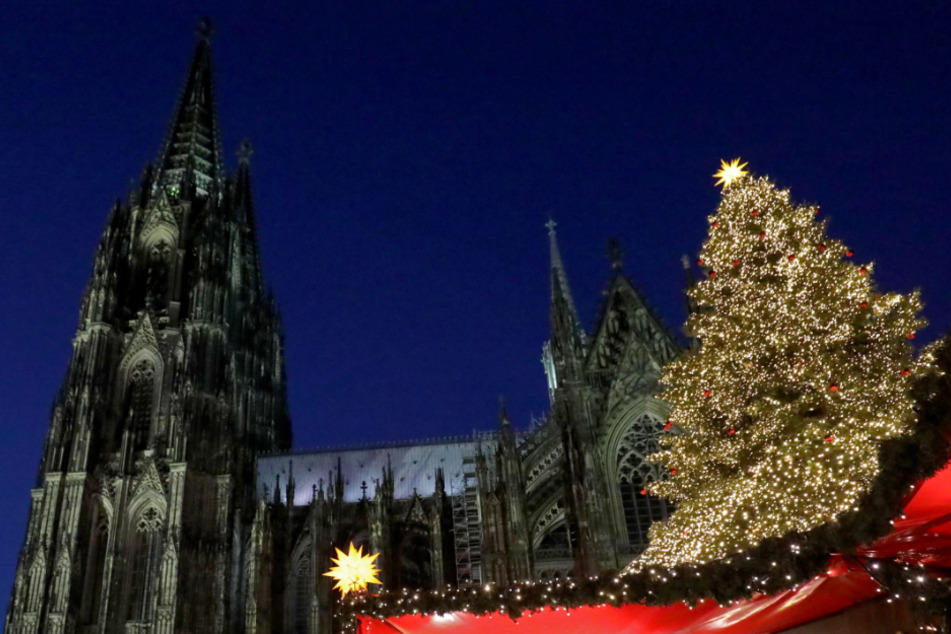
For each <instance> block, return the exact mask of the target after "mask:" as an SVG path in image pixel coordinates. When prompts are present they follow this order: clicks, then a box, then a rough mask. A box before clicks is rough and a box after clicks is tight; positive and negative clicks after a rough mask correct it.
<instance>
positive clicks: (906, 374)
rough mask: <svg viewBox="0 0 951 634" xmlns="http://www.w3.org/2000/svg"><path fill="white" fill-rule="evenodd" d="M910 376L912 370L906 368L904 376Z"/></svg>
mask: <svg viewBox="0 0 951 634" xmlns="http://www.w3.org/2000/svg"><path fill="white" fill-rule="evenodd" d="M909 374H911V370H909V369H908V368H905V369H904V370H902V371H901V375H902V376H908V375H909Z"/></svg>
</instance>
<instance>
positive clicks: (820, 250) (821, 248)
mask: <svg viewBox="0 0 951 634" xmlns="http://www.w3.org/2000/svg"><path fill="white" fill-rule="evenodd" d="M825 250H826V245H824V244H820V245H819V253H822V252H823V251H825Z"/></svg>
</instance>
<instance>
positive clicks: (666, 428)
mask: <svg viewBox="0 0 951 634" xmlns="http://www.w3.org/2000/svg"><path fill="white" fill-rule="evenodd" d="M673 426H674V421H672V420H669V421H667V423H666V424H665V425H664V431H667V430H669V429H670V428H671V427H673Z"/></svg>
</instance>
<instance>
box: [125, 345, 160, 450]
mask: <svg viewBox="0 0 951 634" xmlns="http://www.w3.org/2000/svg"><path fill="white" fill-rule="evenodd" d="M128 395H129V396H128V399H129V413H130V420H129V425H130V428H131V430H132V438H133V447H135V450H136V451H141V450H142V449H145V448H146V447H147V446H148V442H149V434H150V433H151V428H152V402H153V400H154V397H155V364H153V363H152V361H151V360H150V359H141V360H140V361H138V362H137V363H136V364H135V365H134V366H133V367H132V371H131V372H130V373H129V388H128Z"/></svg>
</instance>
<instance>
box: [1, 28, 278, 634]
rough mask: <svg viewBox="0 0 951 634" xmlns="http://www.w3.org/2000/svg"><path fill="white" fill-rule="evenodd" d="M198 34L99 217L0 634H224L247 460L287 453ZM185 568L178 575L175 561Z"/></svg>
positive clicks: (243, 531)
mask: <svg viewBox="0 0 951 634" xmlns="http://www.w3.org/2000/svg"><path fill="white" fill-rule="evenodd" d="M210 34H211V29H210V24H209V23H207V22H204V23H203V25H202V27H201V28H200V30H199V42H198V45H197V48H196V50H195V55H194V58H193V60H192V63H191V67H190V69H189V72H188V76H187V79H186V82H185V88H184V90H183V92H182V95H181V97H180V99H179V102H178V105H177V107H176V109H175V113H174V115H173V118H172V125H171V129H170V131H169V133H168V136H167V137H166V139H165V143H164V146H163V149H162V155H161V157H160V160H159V163H158V166H157V168H156V171H154V172H152V171H147V173H146V176H145V177H144V181H143V184H142V187H141V188H140V192H141V193H140V194H139V195H137V196H133V197H131V198H130V200H129V201H128V202H127V203H125V204H117V205H116V206H115V207H114V208H113V209H112V211H111V212H110V214H109V219H108V221H107V223H106V227H105V230H104V231H103V234H102V237H101V239H100V241H99V247H98V250H97V252H96V256H95V259H94V262H93V271H92V276H91V278H90V281H89V284H88V286H87V287H86V292H85V294H84V296H83V301H82V308H81V311H80V320H79V324H78V327H77V331H76V336H75V337H74V339H73V353H72V357H71V359H70V361H69V366H68V368H67V373H66V378H65V380H64V383H63V386H62V388H61V389H60V392H59V395H58V396H57V398H56V400H55V403H54V408H53V414H52V418H51V421H50V425H49V431H48V433H47V439H46V448H45V450H44V453H43V458H42V460H41V463H40V472H39V476H38V481H37V485H36V488H35V489H33V491H32V505H31V508H30V517H29V524H28V527H27V534H26V540H25V543H24V546H23V549H22V550H21V553H20V558H19V562H18V567H17V572H16V579H15V582H14V589H13V595H12V597H11V601H10V606H9V609H8V612H7V619H6V630H5V631H6V632H8V633H9V634H39V633H40V632H42V633H44V634H46V633H49V634H62V633H64V632H77V631H78V632H97V633H98V634H123V633H126V632H150V633H152V634H171V633H172V632H186V631H187V632H195V633H206V632H226V631H236V629H238V628H239V627H240V624H241V623H242V622H243V620H242V607H241V606H243V599H242V596H243V595H242V588H243V587H244V586H243V579H242V575H243V571H244V570H245V564H246V562H245V557H246V553H245V552H244V544H245V543H246V542H247V541H248V538H249V535H250V533H249V531H250V526H251V523H252V522H253V519H254V513H255V506H254V477H255V460H256V458H257V456H258V455H259V454H261V453H265V452H275V451H282V450H287V449H288V448H289V447H290V421H289V419H288V415H287V405H286V395H285V386H284V368H283V365H284V361H283V354H284V350H283V337H282V335H281V325H280V319H279V316H278V313H277V308H276V306H275V304H274V301H273V299H272V298H271V297H270V295H269V294H268V293H267V292H266V291H265V289H264V283H263V278H262V274H261V268H260V258H259V255H258V245H257V237H256V233H255V227H254V224H255V219H254V208H253V203H252V201H251V179H250V167H249V161H248V159H249V157H250V145H246V146H244V148H243V149H242V153H241V157H242V158H241V161H240V165H239V168H238V172H237V175H236V177H235V178H234V179H228V178H226V177H225V175H224V172H223V168H222V161H221V151H220V141H219V133H218V123H217V118H216V114H215V105H214V95H213V89H212V69H211V49H210ZM185 561H187V562H188V565H181V566H180V565H179V562H185Z"/></svg>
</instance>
